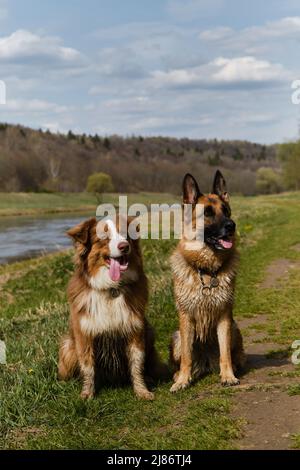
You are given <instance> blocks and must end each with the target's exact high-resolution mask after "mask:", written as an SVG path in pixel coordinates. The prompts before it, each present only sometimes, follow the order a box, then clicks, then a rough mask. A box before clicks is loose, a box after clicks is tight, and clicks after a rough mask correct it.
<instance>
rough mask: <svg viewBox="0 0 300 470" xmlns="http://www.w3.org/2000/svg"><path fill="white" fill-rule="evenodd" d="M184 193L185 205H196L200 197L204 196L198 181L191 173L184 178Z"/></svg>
mask: <svg viewBox="0 0 300 470" xmlns="http://www.w3.org/2000/svg"><path fill="white" fill-rule="evenodd" d="M182 192H183V203H184V204H196V202H197V200H198V199H199V197H200V196H202V193H201V192H200V189H199V186H198V184H197V181H196V180H195V178H194V177H193V176H192V175H190V173H187V174H186V175H185V177H184V178H183V183H182Z"/></svg>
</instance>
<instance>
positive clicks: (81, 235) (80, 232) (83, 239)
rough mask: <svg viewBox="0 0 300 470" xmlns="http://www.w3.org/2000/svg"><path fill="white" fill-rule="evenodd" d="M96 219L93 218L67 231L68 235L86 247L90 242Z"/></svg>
mask: <svg viewBox="0 0 300 470" xmlns="http://www.w3.org/2000/svg"><path fill="white" fill-rule="evenodd" d="M95 223H96V219H95V218H92V219H89V220H86V221H85V222H82V223H81V224H78V225H76V226H75V227H73V228H71V229H70V230H68V231H67V235H69V237H71V238H72V239H73V240H74V241H75V242H78V243H81V244H82V245H86V244H87V243H88V241H89V235H90V229H91V227H92V226H93V225H95Z"/></svg>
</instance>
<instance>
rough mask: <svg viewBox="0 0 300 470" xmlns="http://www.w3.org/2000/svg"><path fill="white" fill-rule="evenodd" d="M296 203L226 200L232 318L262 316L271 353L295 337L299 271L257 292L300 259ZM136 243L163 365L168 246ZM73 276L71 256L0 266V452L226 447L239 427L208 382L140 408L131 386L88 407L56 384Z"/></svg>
mask: <svg viewBox="0 0 300 470" xmlns="http://www.w3.org/2000/svg"><path fill="white" fill-rule="evenodd" d="M299 203H300V195H299V194H294V195H283V196H278V197H277V196H276V197H275V196H272V197H271V196H270V197H257V198H247V199H246V198H234V199H233V214H235V216H236V218H237V221H238V229H239V232H240V250H241V265H240V272H239V277H238V282H237V292H236V304H235V316H236V317H237V318H242V317H251V316H254V315H257V314H264V315H267V318H268V321H266V322H265V325H264V326H262V327H261V326H260V328H259V329H261V330H263V331H265V333H266V341H267V340H268V341H272V343H276V344H278V349H279V350H280V349H285V348H288V347H290V346H291V344H292V342H293V341H294V340H295V339H300V317H299V307H300V298H299V282H300V264H299V269H295V270H294V271H293V275H292V276H291V277H290V279H289V280H288V282H286V283H285V284H284V285H283V286H282V288H281V289H277V288H269V289H261V288H260V287H259V284H260V282H261V281H262V280H263V278H264V275H265V269H266V267H267V266H268V265H269V263H270V262H271V261H272V260H275V259H277V258H283V257H284V258H289V259H291V260H294V261H295V262H296V261H299V263H300V253H299V252H298V251H295V250H293V249H292V247H293V245H295V244H296V243H300V217H299ZM142 244H143V252H144V258H145V268H146V271H147V274H148V276H149V280H150V285H151V296H150V303H149V307H148V312H147V315H148V318H149V319H150V321H151V323H152V324H153V325H154V326H155V329H156V336H157V346H158V349H159V351H160V353H161V355H162V356H163V358H164V359H166V358H167V355H168V343H169V339H170V335H171V333H172V332H173V331H174V329H175V328H176V327H177V314H176V310H175V306H174V301H173V296H172V283H171V276H170V269H169V263H168V257H169V255H170V253H171V251H172V249H173V247H174V246H175V243H174V242H173V241H151V240H149V241H147V240H144V241H143V242H142ZM71 272H72V260H71V252H66V253H63V254H57V255H51V256H47V257H44V258H40V259H37V260H34V261H26V262H22V263H18V264H15V265H10V266H7V267H2V268H0V286H1V287H0V288H1V305H0V338H1V339H4V340H5V342H6V345H7V357H8V364H7V366H0V448H11V449H15V448H18V449H21V448H22V449H49V448H50V449H65V448H68V449H104V448H105V449H176V450H179V449H230V448H232V447H233V440H234V439H236V438H237V437H238V435H239V428H240V421H239V420H237V419H234V418H233V417H232V415H231V414H230V409H231V396H232V393H231V391H230V390H227V389H222V388H221V387H220V386H219V379H218V377H217V375H216V374H215V375H211V376H208V377H206V378H205V379H203V380H202V381H199V382H198V383H196V384H195V385H194V386H193V387H191V388H190V389H189V390H187V391H185V392H182V393H179V394H178V395H171V394H170V392H169V387H170V385H171V384H170V383H167V384H160V385H159V386H158V387H157V389H156V399H155V401H154V402H142V401H139V400H138V399H137V398H135V397H134V395H133V392H132V389H131V388H130V387H124V388H104V389H103V390H101V391H100V393H99V395H98V396H97V397H96V398H95V399H94V400H92V401H90V402H82V401H81V400H80V398H79V392H80V384H79V382H78V381H76V380H74V381H71V382H68V383H61V382H58V381H57V380H56V368H57V349H58V346H57V344H58V340H59V337H60V335H61V334H62V333H63V332H65V331H66V329H67V322H68V308H67V305H66V297H65V288H66V284H67V281H68V279H69V277H70V274H71ZM295 372H296V367H295ZM290 393H298V389H293V390H290ZM298 442H300V436H298V437H297V436H296V437H295V445H296V446H297V445H298Z"/></svg>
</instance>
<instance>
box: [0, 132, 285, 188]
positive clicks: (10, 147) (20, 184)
mask: <svg viewBox="0 0 300 470" xmlns="http://www.w3.org/2000/svg"><path fill="white" fill-rule="evenodd" d="M262 166H263V167H274V168H276V167H277V166H278V163H277V161H276V146H274V145H273V146H265V145H260V144H256V143H250V142H247V141H217V140H190V139H174V138H168V137H147V138H146V137H141V136H131V137H126V138H123V137H120V136H110V137H99V136H98V135H94V136H87V135H75V134H73V133H72V132H71V131H70V132H69V133H68V134H67V135H62V134H51V133H50V132H49V131H45V132H44V131H42V130H32V129H29V128H25V127H22V126H13V125H8V124H0V192H1V191H2V192H8V191H14V192H18V191H60V192H71V191H72V192H77V191H83V190H84V189H85V187H86V180H87V177H88V176H89V175H90V174H91V173H94V172H97V171H104V172H106V173H109V174H110V175H111V176H112V179H113V182H114V186H115V189H116V191H118V192H119V191H120V192H136V191H157V192H169V193H170V192H171V193H178V192H179V191H180V184H181V179H182V175H183V174H184V173H185V172H186V171H189V172H192V173H194V174H195V176H197V177H198V178H199V180H200V181H201V182H202V185H203V186H202V187H203V189H204V190H207V189H208V184H209V182H210V181H211V178H212V174H213V173H214V171H215V170H216V167H218V168H220V169H221V170H223V171H224V174H225V175H227V177H228V179H229V181H230V189H231V191H232V192H237V193H243V194H245V195H250V194H255V193H256V171H257V169H258V168H260V167H262Z"/></svg>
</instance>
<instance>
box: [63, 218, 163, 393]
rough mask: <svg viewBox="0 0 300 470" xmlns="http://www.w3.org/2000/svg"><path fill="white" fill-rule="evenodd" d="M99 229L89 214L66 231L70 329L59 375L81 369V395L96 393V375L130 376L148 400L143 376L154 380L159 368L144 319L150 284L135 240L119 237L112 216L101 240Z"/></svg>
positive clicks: (115, 378) (116, 378)
mask: <svg viewBox="0 0 300 470" xmlns="http://www.w3.org/2000/svg"><path fill="white" fill-rule="evenodd" d="M129 222H130V221H128V224H129ZM99 223H100V222H98V224H99ZM98 227H99V226H98ZM98 227H97V220H96V219H95V218H92V219H90V220H87V221H86V222H83V223H81V224H80V225H77V226H76V227H74V228H72V229H71V230H69V232H68V235H69V236H70V237H72V239H73V241H74V243H75V249H76V254H75V265H76V269H75V272H74V274H73V276H72V278H71V280H70V283H69V287H68V300H69V304H70V310H71V312H70V328H69V334H68V336H66V337H64V338H63V339H62V341H61V345H60V351H59V366H58V376H59V378H60V379H63V380H66V379H69V378H71V377H72V376H74V375H75V374H76V373H78V372H79V373H80V374H81V376H82V379H83V388H82V392H81V396H82V397H83V398H90V397H92V396H93V395H94V393H95V378H96V373H97V374H99V378H100V379H101V380H102V381H109V382H111V381H112V380H113V381H122V382H123V381H124V380H127V379H131V381H132V384H133V388H134V391H135V393H136V395H137V396H138V397H140V398H144V399H148V400H151V399H153V398H154V395H153V393H152V392H150V391H149V390H148V388H147V385H146V383H145V375H146V374H147V375H148V376H150V377H155V378H157V376H158V375H159V374H160V372H161V371H162V370H163V366H162V364H161V363H160V361H159V358H158V356H157V353H156V350H155V347H154V335H153V330H152V328H151V327H150V325H149V324H148V322H147V320H146V318H145V308H146V304H147V299H148V287H147V278H146V276H145V273H144V270H143V262H142V255H141V251H140V247H139V240H131V239H129V238H125V237H124V236H122V235H121V234H120V233H119V225H118V223H116V224H114V222H113V221H112V220H107V221H105V226H104V228H102V230H105V231H106V232H107V234H108V236H107V237H106V238H105V239H102V238H99V236H98V235H97V233H99V232H98V230H97V229H98ZM125 227H126V225H125ZM127 228H128V225H127Z"/></svg>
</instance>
